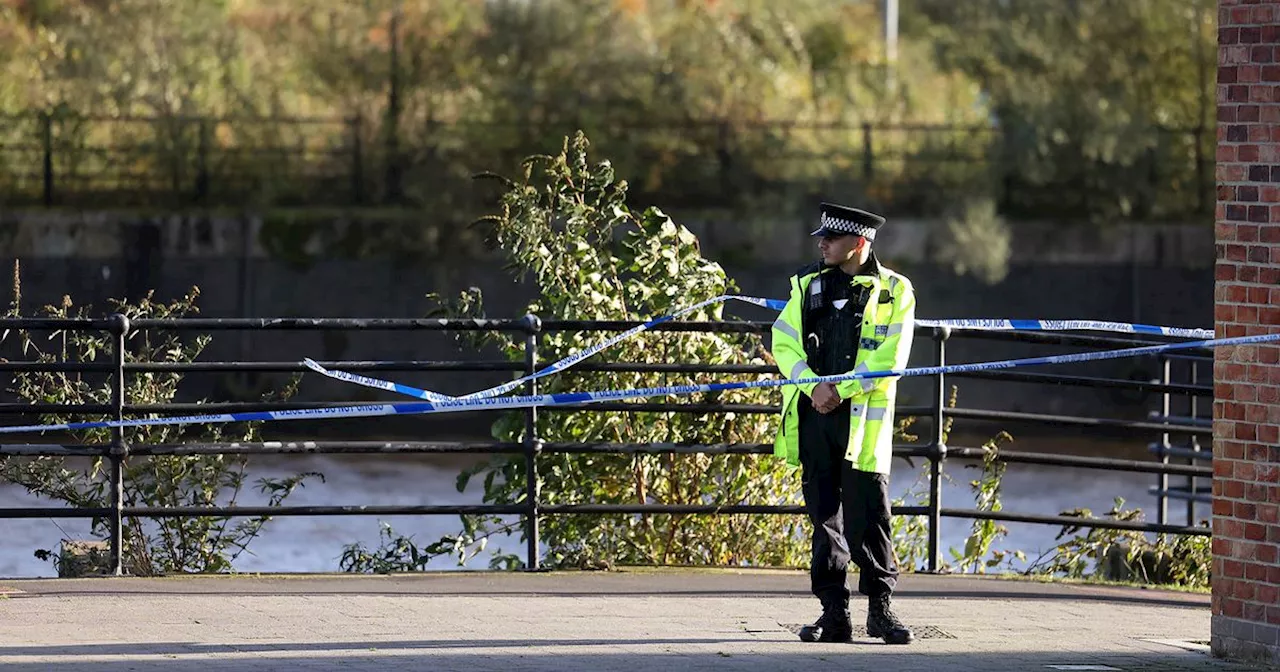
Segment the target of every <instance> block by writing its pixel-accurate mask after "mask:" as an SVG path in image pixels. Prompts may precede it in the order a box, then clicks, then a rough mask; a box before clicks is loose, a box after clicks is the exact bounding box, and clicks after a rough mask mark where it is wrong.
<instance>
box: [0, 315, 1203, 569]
mask: <svg viewBox="0 0 1280 672" xmlns="http://www.w3.org/2000/svg"><path fill="white" fill-rule="evenodd" d="M637 324H639V323H637V322H590V321H546V322H543V321H541V320H539V319H538V318H537V317H536V316H527V317H526V318H524V319H520V320H479V321H477V320H457V321H449V320H433V319H421V320H419V319H294V318H281V319H218V318H195V319H192V318H182V319H140V320H135V321H130V320H128V319H126V318H124V317H123V316H121V315H112V316H109V317H107V318H105V319H74V320H66V319H30V318H9V319H0V329H22V330H30V331H42V330H43V331H49V330H64V331H85V332H97V333H103V332H105V333H109V334H110V337H111V343H112V351H111V356H110V361H109V362H88V363H83V362H3V363H0V371H9V372H37V371H55V372H64V373H71V372H76V373H96V374H105V375H107V376H108V377H109V378H110V380H111V390H112V395H111V401H110V403H109V404H77V405H67V404H26V403H23V404H3V405H0V415H8V416H14V415H20V416H23V417H24V418H25V419H26V420H27V421H30V420H31V419H32V418H31V417H30V416H31V415H32V414H38V413H60V414H64V415H74V414H107V415H109V416H110V417H112V418H115V419H122V418H125V417H126V416H134V415H137V414H145V413H193V412H198V413H224V412H247V411H257V410H285V409H295V408H316V407H326V406H335V405H343V404H342V403H339V402H296V401H285V402H272V403H263V402H222V403H201V404H192V403H168V404H153V405H145V404H136V403H132V402H131V401H130V400H129V399H128V398H127V396H126V386H125V381H126V377H127V376H129V375H134V374H139V373H147V372H158V371H163V372H169V373H178V372H180V373H188V372H243V371H272V372H301V371H303V370H305V369H304V367H303V366H302V365H301V364H299V363H296V362H236V361H209V362H189V363H188V362H176V363H175V362H150V361H126V350H125V348H126V342H127V338H128V337H130V336H131V335H135V334H140V333H144V332H151V331H165V332H188V333H193V332H194V333H204V332H210V331H227V330H255V331H280V330H286V331H297V330H308V331H316V330H319V331H334V330H337V331H351V330H357V331H367V330H400V331H409V332H461V331H472V332H476V331H487V332H505V333H517V334H523V336H524V352H525V357H524V361H523V362H513V361H507V360H500V361H498V360H480V361H442V360H412V361H383V362H369V361H363V362H357V361H335V362H321V364H323V365H325V366H329V367H335V368H342V369H345V370H350V371H366V372H368V371H379V372H396V371H399V372H423V371H451V372H521V373H526V374H528V373H533V372H534V371H535V370H536V369H537V366H538V358H537V353H538V344H539V339H540V337H541V335H542V334H545V333H549V332H574V331H578V332H581V331H621V330H624V329H628V328H630V327H633V326H635V325H637ZM768 329H769V323H767V322H710V323H707V322H669V323H665V324H663V325H660V326H659V327H657V328H656V330H660V331H684V332H720V333H728V332H737V333H754V334H765V333H767V332H768ZM917 331H918V334H919V335H920V336H923V337H925V338H918V339H917V347H921V346H925V347H928V346H932V349H933V358H932V359H933V360H934V361H935V362H937V363H938V364H943V363H945V362H946V358H947V351H948V343H949V342H950V341H951V339H956V338H964V339H983V340H994V341H1001V342H1005V343H1020V344H1025V346H1027V347H1029V346H1046V347H1048V346H1053V347H1060V346H1071V347H1077V348H1079V347H1083V348H1096V349H1111V348H1121V347H1129V346H1133V345H1135V344H1150V343H1151V341H1139V340H1135V339H1128V338H1111V337H1098V336H1081V335H1065V334H1050V333H1043V332H982V331H959V332H955V333H952V332H951V330H949V329H924V328H921V329H918V330H917ZM926 344H928V345H926ZM1185 352H1190V353H1192V354H1194V355H1201V356H1202V355H1203V351H1201V352H1196V351H1185ZM576 368H578V369H580V370H587V371H614V372H666V373H673V374H692V373H716V374H731V373H776V371H774V369H772V368H771V367H768V366H752V365H719V366H716V365H705V364H693V363H679V362H672V363H661V364H655V363H626V362H599V361H587V362H584V363H581V364H579V365H578V367H576ZM1170 372H1171V369H1170V368H1169V367H1168V366H1167V365H1166V366H1165V367H1164V376H1163V378H1162V379H1160V380H1146V381H1144V380H1121V379H1114V378H1106V377H1096V376H1084V375H1063V374H1056V373H1042V372H1036V373H1031V372H1022V371H1007V370H1006V371H985V372H973V373H965V374H959V375H957V376H956V377H961V378H971V379H986V380H993V381H1001V382H1007V383H1010V384H1049V385H1056V386H1064V387H1077V388H1087V389H1116V390H1129V391H1138V392H1142V393H1145V394H1159V395H1161V400H1162V404H1163V405H1162V410H1163V411H1164V412H1163V413H1162V414H1161V415H1160V416H1157V417H1151V418H1146V419H1142V420H1131V419H1117V418H1096V417H1077V416H1065V415H1052V414H1044V413H1020V412H1010V411H993V410H981V409H973V408H960V407H952V406H950V405H949V404H948V399H947V394H946V392H947V385H948V378H949V376H945V375H937V376H934V377H933V380H932V390H933V392H932V394H931V395H930V397H929V403H928V404H927V405H917V406H899V407H898V409H897V415H898V417H900V418H903V417H916V418H928V419H929V420H930V421H931V425H932V431H931V433H930V436H929V439H928V440H927V442H926V443H925V444H923V445H921V444H908V445H895V446H894V450H893V453H894V455H895V457H899V458H909V457H923V458H925V459H927V460H928V462H929V499H928V502H927V504H925V505H923V506H899V507H895V508H894V513H895V514H898V515H923V516H926V517H927V519H928V553H929V559H928V570H929V571H937V570H938V568H939V565H940V562H941V550H942V549H941V519H942V518H960V519H971V520H973V519H986V520H996V521H1005V522H1019V523H1034V524H1044V525H1059V526H1073V527H1080V528H1109V529H1123V530H1138V531H1143V532H1155V533H1173V534H1185V535H1204V536H1207V535H1209V534H1210V532H1209V529H1208V528H1207V527H1202V526H1197V525H1195V523H1194V509H1192V508H1188V518H1187V522H1186V524H1185V525H1175V524H1171V523H1169V522H1168V520H1167V516H1166V515H1165V512H1164V511H1163V510H1162V511H1161V513H1160V515H1159V520H1158V521H1157V522H1156V523H1141V522H1130V521H1122V520H1112V519H1098V518H1092V519H1088V518H1080V517H1075V516H1061V515H1058V516H1054V515H1038V514H1023V513H1016V512H1008V511H999V512H993V511H985V510H977V509H963V508H949V507H945V506H943V499H942V481H943V473H944V467H945V464H946V463H947V461H948V460H953V459H969V458H979V459H980V458H981V457H982V456H983V455H985V454H986V452H985V451H984V450H983V449H982V448H978V447H966V446H949V445H947V444H946V443H945V442H944V441H943V436H944V434H943V432H944V427H945V423H946V422H947V420H948V419H951V418H955V419H966V420H983V421H991V422H999V423H1022V424H1032V425H1041V426H1049V427H1061V428H1095V429H1103V430H1107V431H1110V432H1123V433H1125V434H1126V435H1138V436H1144V435H1145V436H1151V435H1158V436H1160V437H1161V443H1160V444H1159V445H1162V446H1170V445H1171V444H1170V443H1169V442H1170V439H1169V437H1171V436H1187V437H1191V439H1192V440H1195V439H1197V438H1198V437H1204V436H1209V435H1210V434H1211V433H1212V430H1211V428H1210V427H1208V426H1205V425H1204V424H1203V423H1197V422H1191V423H1188V422H1185V421H1182V420H1180V419H1179V418H1175V417H1171V416H1170V415H1169V413H1168V408H1169V406H1168V405H1167V404H1168V402H1167V401H1165V400H1166V399H1169V398H1172V397H1174V396H1178V397H1187V398H1188V399H1192V400H1194V399H1196V398H1198V397H1204V396H1211V395H1212V386H1209V385H1203V384H1200V383H1198V382H1196V381H1195V380H1193V381H1192V383H1190V384H1186V383H1176V382H1173V381H1172V380H1171V378H1170ZM525 391H526V392H528V393H536V392H537V382H536V381H534V382H531V383H528V384H527V385H526V387H525ZM343 403H350V402H343ZM568 411H589V412H595V413H609V412H624V411H632V412H634V411H658V412H674V413H700V414H706V413H719V412H728V411H733V412H735V413H752V414H767V413H777V412H778V409H777V408H776V407H774V406H771V405H759V404H723V403H672V402H665V401H664V402H638V403H630V402H611V403H594V404H587V405H580V406H550V407H544V408H540V409H539V408H529V409H525V410H524V411H522V412H523V413H524V421H525V432H524V440H523V441H522V442H519V443H511V442H506V443H504V442H495V441H448V442H445V441H349V440H306V441H275V442H259V443H245V442H237V443H234V444H232V443H203V442H199V443H177V444H130V443H128V442H126V441H125V440H124V437H123V433H122V432H121V431H120V430H118V429H117V430H114V431H113V432H112V438H111V441H110V442H109V443H107V444H105V445H69V444H52V443H24V444H19V443H6V444H4V445H0V457H6V456H10V457H12V456H63V457H73V456H80V457H102V458H105V459H106V460H107V461H108V463H109V464H110V480H111V488H110V497H109V501H107V502H106V505H105V506H101V507H82V508H57V507H15V508H4V509H0V519H10V518H100V519H105V520H106V527H107V529H108V531H109V534H108V538H109V548H110V562H111V565H112V568H113V571H114V572H115V573H117V574H119V573H121V572H122V571H123V568H124V565H123V546H124V542H123V529H124V520H125V519H126V518H131V517H144V518H145V517H151V518H161V517H199V516H218V517H223V516H229V517H235V516H267V515H269V516H334V515H357V516H379V515H441V514H450V515H452V514H503V515H518V516H521V517H522V518H523V528H524V533H525V536H526V540H527V549H526V568H528V569H538V568H539V565H540V553H539V519H540V518H541V517H543V516H554V515H564V514H652V513H672V514H790V515H795V514H802V513H803V508H802V507H800V506H778V505H768V504H752V503H740V504H732V505H719V504H680V505H673V504H653V503H646V502H637V503H634V504H549V503H547V502H546V501H545V499H544V498H543V496H542V493H541V486H542V482H541V479H540V478H539V476H538V469H537V467H538V461H539V457H540V456H541V455H546V454H566V453H574V454H583V453H610V454H632V455H637V454H645V455H652V454H705V455H765V454H769V453H771V452H772V445H768V444H716V445H680V444H635V443H606V442H600V443H559V442H545V441H544V440H543V439H541V438H539V437H538V435H537V432H536V429H537V418H538V414H539V413H547V412H568ZM478 412H479V411H478ZM6 424H13V423H6ZM1193 445H1194V444H1193ZM291 454H292V455H296V454H370V455H372V454H396V455H405V454H420V455H426V454H431V455H440V454H455V455H456V454H467V455H476V454H510V455H523V456H524V460H525V466H526V474H527V479H526V480H527V482H526V485H525V500H524V502H522V503H517V504H507V505H410V506H365V505H326V506H235V507H189V506H185V507H140V506H126V505H125V502H124V495H123V493H124V469H123V467H124V463H125V460H126V459H128V458H129V457H131V456H138V457H145V456H160V455H170V456H183V455H291ZM1181 456H1182V455H1181V454H1175V453H1173V452H1172V448H1169V449H1166V450H1164V451H1163V453H1161V459H1159V460H1132V459H1119V458H1111V457H1091V456H1078V455H1059V454H1050V453H1037V452H1025V451H1011V450H1000V451H999V452H998V457H999V459H1001V460H1003V461H1004V462H1006V463H1016V464H1031V465H1048V466H1055V467H1069V468H1081V469H1100V470H1112V471H1128V472H1136V473H1146V474H1154V475H1157V477H1158V478H1159V479H1160V483H1161V484H1166V485H1167V479H1168V478H1169V477H1171V476H1173V477H1187V478H1188V479H1197V478H1200V479H1204V478H1211V477H1212V469H1211V468H1208V467H1204V466H1200V465H1196V464H1176V463H1173V462H1171V461H1170V459H1169V458H1171V457H1181ZM1168 496H1173V495H1172V493H1170V494H1169V495H1168ZM1165 501H1166V500H1165V499H1164V498H1163V497H1162V498H1161V500H1160V502H1161V507H1162V508H1163V506H1164V502H1165Z"/></svg>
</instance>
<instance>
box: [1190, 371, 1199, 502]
mask: <svg viewBox="0 0 1280 672" xmlns="http://www.w3.org/2000/svg"><path fill="white" fill-rule="evenodd" d="M1189 363H1190V364H1191V384H1192V385H1196V384H1198V383H1199V382H1200V364H1199V362H1197V361H1196V360H1194V359H1193V360H1191V361H1190V362H1189ZM1187 399H1188V400H1189V401H1190V402H1191V408H1190V410H1191V417H1192V418H1199V417H1200V413H1199V410H1200V409H1199V404H1197V403H1196V401H1197V400H1196V395H1195V393H1194V392H1192V393H1190V394H1188V395H1187ZM1189 436H1190V437H1191V449H1192V450H1194V451H1196V452H1197V453H1198V452H1200V437H1199V436H1197V435H1195V434H1190V435H1189ZM1195 463H1196V458H1194V457H1188V458H1187V464H1191V465H1194V464H1195ZM1197 485H1198V483H1197V482H1196V477H1195V476H1188V477H1187V492H1189V493H1191V496H1190V497H1187V527H1191V526H1193V525H1195V524H1196V494H1197V491H1196V487H1197Z"/></svg>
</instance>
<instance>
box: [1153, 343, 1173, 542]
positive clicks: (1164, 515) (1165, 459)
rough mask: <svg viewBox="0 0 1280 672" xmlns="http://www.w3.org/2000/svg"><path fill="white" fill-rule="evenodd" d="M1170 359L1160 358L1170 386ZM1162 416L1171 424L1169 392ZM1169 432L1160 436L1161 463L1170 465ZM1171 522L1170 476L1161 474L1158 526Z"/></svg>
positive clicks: (1164, 396)
mask: <svg viewBox="0 0 1280 672" xmlns="http://www.w3.org/2000/svg"><path fill="white" fill-rule="evenodd" d="M1169 364H1170V362H1169V358H1168V357H1165V356H1163V355H1162V356H1161V357H1160V382H1161V383H1163V384H1164V385H1166V386H1168V385H1169V382H1170V381H1169V373H1170V370H1169ZM1160 414H1161V416H1162V418H1161V420H1162V421H1163V422H1165V423H1168V422H1169V390H1168V389H1167V387H1166V389H1165V391H1164V392H1163V393H1162V394H1161V395H1160ZM1170 445H1171V444H1170V443H1169V432H1164V433H1162V434H1161V435H1160V448H1161V450H1160V463H1161V464H1169V447H1170ZM1168 520H1169V474H1168V473H1166V472H1161V473H1160V474H1159V475H1158V476H1156V524H1157V525H1164V524H1165V523H1166V522H1168Z"/></svg>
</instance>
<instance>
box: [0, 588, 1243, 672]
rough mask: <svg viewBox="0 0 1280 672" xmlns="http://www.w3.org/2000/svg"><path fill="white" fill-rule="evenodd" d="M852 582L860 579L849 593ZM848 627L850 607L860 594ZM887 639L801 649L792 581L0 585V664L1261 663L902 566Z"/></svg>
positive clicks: (221, 669)
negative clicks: (891, 636) (895, 628)
mask: <svg viewBox="0 0 1280 672" xmlns="http://www.w3.org/2000/svg"><path fill="white" fill-rule="evenodd" d="M855 585H856V584H855ZM852 606H853V611H854V614H855V620H857V619H859V617H862V618H864V617H865V600H861V599H857V598H855V601H854V603H853V605H852ZM895 607H896V609H897V611H898V613H899V615H900V616H901V617H902V619H903V620H904V621H906V623H907V624H908V625H909V626H911V627H912V628H913V629H914V630H915V631H916V633H917V637H918V638H917V640H916V641H915V642H914V643H912V644H910V645H907V646H890V645H887V644H884V643H883V642H881V641H879V640H874V639H869V638H866V637H865V634H864V633H862V632H859V633H857V634H858V637H857V638H856V640H855V642H854V643H852V644H816V643H814V644H810V643H804V642H801V641H799V639H798V638H797V637H796V634H795V632H796V630H797V629H798V628H799V626H800V625H801V624H803V623H807V622H810V621H812V620H813V618H815V617H816V616H817V614H818V612H819V611H820V609H819V607H818V604H817V601H816V600H815V599H814V598H813V597H812V596H811V595H809V593H808V576H807V575H806V574H805V573H803V572H793V571H768V570H626V571H614V572H545V573H515V572H513V573H490V572H438V573H428V574H413V575H395V576H353V575H336V576H333V575H300V576H291V575H271V576H247V575H236V576H200V577H164V578H130V577H126V578H89V579H40V580H34V579H24V580H0V667H2V668H3V670H5V671H10V670H13V671H26V670H31V671H33V672H34V671H35V670H41V671H44V670H65V671H67V672H89V671H90V670H93V671H94V672H99V671H101V672H124V671H126V670H152V669H154V670H175V671H177V672H196V671H199V672H232V671H237V672H238V671H242V670H275V669H289V670H293V669H299V670H388V671H399V670H468V671H469V672H470V671H474V670H504V671H507V670H512V671H522V670H559V671H565V672H575V671H579V670H618V669H621V670H628V669H636V670H640V669H643V670H655V669H657V670H751V671H764V670H804V671H806V672H809V671H812V670H876V671H877V672H883V671H888V670H903V671H906V672H911V671H916V670H920V671H924V670H930V671H932V670H962V671H963V670H975V671H976V670H983V671H997V672H1000V671H1006V670H1008V671H1012V670H1018V671H1020V672H1021V671H1028V670H1036V671H1043V672H1049V671H1051V670H1079V671H1082V672H1083V671H1086V670H1099V671H1112V670H1116V671H1122V672H1139V671H1142V672H1146V671H1155V670H1161V671H1164V670H1173V671H1187V672H1190V671H1201V670H1205V671H1208V670H1214V671H1217V670H1224V671H1236V670H1239V671H1245V670H1250V671H1251V670H1258V669H1263V668H1261V667H1258V666H1251V665H1246V664H1241V663H1232V662H1227V661H1222V660H1219V659H1216V658H1214V657H1212V656H1211V655H1210V654H1209V651H1208V640H1209V627H1210V610H1209V597H1208V596H1207V595H1204V594H1195V593H1183V592H1175V591H1162V590H1142V589H1136V588H1127V587H1113V586H1097V585H1075V584H1062V583H1040V582H1032V581H1015V580H1003V579H995V578H985V577H972V576H932V575H908V576H906V577H904V578H903V581H902V583H901V585H900V590H899V592H898V595H897V597H896V599H895Z"/></svg>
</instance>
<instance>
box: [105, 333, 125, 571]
mask: <svg viewBox="0 0 1280 672" xmlns="http://www.w3.org/2000/svg"><path fill="white" fill-rule="evenodd" d="M129 326H130V325H129V318H128V317H126V316H124V315H121V314H119V313H116V314H114V315H112V316H110V317H109V318H107V328H108V329H109V330H110V332H111V336H112V347H111V364H112V374H111V408H112V415H113V416H114V417H115V419H116V420H117V421H119V420H124V404H125V392H124V353H125V339H126V338H127V337H128V335H129ZM128 454H129V447H128V446H127V445H125V442H124V430H123V429H121V428H119V427H115V428H113V429H112V430H111V452H110V454H109V455H108V456H107V459H109V460H110V461H111V520H110V521H108V523H107V527H108V532H109V533H110V537H111V541H110V549H109V550H110V553H111V573H112V574H114V575H115V576H120V575H121V574H123V573H124V461H125V458H126V457H128Z"/></svg>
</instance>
